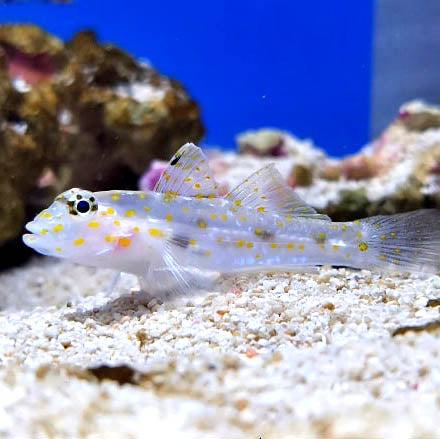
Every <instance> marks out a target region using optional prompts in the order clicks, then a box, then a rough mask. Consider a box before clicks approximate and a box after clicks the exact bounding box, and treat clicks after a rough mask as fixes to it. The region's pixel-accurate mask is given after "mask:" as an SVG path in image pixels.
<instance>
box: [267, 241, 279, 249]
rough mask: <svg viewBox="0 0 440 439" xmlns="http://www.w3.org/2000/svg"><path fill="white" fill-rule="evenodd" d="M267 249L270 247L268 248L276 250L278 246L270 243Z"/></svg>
mask: <svg viewBox="0 0 440 439" xmlns="http://www.w3.org/2000/svg"><path fill="white" fill-rule="evenodd" d="M269 247H270V248H277V247H278V245H277V243H275V242H271V243H270V244H269Z"/></svg>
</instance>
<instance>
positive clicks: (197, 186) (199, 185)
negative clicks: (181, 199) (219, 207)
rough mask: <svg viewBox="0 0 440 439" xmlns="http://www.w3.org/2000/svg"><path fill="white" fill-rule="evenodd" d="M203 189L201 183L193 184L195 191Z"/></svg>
mask: <svg viewBox="0 0 440 439" xmlns="http://www.w3.org/2000/svg"><path fill="white" fill-rule="evenodd" d="M201 187H202V185H201V184H200V183H194V184H193V188H194V189H200V188H201Z"/></svg>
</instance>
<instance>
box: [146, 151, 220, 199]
mask: <svg viewBox="0 0 440 439" xmlns="http://www.w3.org/2000/svg"><path fill="white" fill-rule="evenodd" d="M154 190H155V191H156V192H161V193H171V194H174V195H182V196H187V197H209V198H215V197H217V196H218V191H217V184H216V182H215V180H214V177H213V176H212V172H211V170H210V169H209V166H208V159H207V158H206V156H205V154H203V152H202V150H201V149H200V148H198V147H197V146H195V145H194V144H193V143H187V144H185V145H183V146H182V147H181V148H180V149H179V150H178V151H177V152H176V153H175V154H174V155H173V157H172V158H171V160H170V161H169V163H168V166H167V167H166V168H165V169H164V171H163V172H162V175H161V176H160V179H159V181H158V182H157V184H156V186H155V188H154Z"/></svg>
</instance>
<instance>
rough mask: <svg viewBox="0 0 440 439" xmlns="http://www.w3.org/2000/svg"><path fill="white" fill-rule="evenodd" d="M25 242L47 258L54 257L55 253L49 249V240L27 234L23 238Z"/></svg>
mask: <svg viewBox="0 0 440 439" xmlns="http://www.w3.org/2000/svg"><path fill="white" fill-rule="evenodd" d="M22 239H23V242H24V243H25V244H26V245H27V246H28V247H30V248H32V249H34V250H35V251H37V252H38V253H41V254H42V255H46V256H52V255H53V254H54V252H53V251H52V250H49V248H48V247H47V244H48V243H47V239H44V237H43V236H39V235H36V234H34V233H25V234H24V235H23V237H22Z"/></svg>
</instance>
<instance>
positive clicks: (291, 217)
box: [284, 213, 293, 222]
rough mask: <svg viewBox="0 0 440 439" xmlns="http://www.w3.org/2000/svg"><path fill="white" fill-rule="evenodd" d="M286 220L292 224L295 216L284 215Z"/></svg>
mask: <svg viewBox="0 0 440 439" xmlns="http://www.w3.org/2000/svg"><path fill="white" fill-rule="evenodd" d="M284 218H285V219H286V221H287V222H290V221H292V219H293V216H292V215H290V213H288V214H287V215H284Z"/></svg>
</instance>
